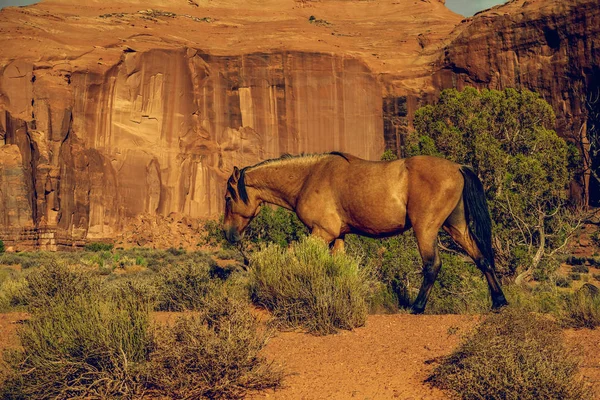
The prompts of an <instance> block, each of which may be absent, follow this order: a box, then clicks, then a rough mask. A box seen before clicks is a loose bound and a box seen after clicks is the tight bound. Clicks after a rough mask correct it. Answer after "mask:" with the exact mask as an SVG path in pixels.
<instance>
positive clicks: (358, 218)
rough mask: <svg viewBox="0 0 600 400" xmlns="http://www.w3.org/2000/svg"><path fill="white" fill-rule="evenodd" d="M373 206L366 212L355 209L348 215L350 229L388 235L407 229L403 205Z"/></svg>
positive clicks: (370, 233)
mask: <svg viewBox="0 0 600 400" xmlns="http://www.w3.org/2000/svg"><path fill="white" fill-rule="evenodd" d="M377 208H378V207H373V208H372V209H370V210H367V211H368V212H365V210H356V211H354V212H351V213H350V215H349V216H348V217H349V218H348V220H349V226H350V229H351V230H352V231H353V232H355V233H362V234H366V235H369V236H390V235H395V234H398V233H401V232H403V231H404V230H406V229H408V227H409V226H408V225H409V222H408V221H407V219H406V209H405V208H404V207H381V208H379V209H377Z"/></svg>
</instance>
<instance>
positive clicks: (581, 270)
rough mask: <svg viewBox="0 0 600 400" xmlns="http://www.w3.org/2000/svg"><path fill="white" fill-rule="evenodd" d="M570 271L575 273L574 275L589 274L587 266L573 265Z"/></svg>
mask: <svg viewBox="0 0 600 400" xmlns="http://www.w3.org/2000/svg"><path fill="white" fill-rule="evenodd" d="M571 271H572V272H575V273H580V274H587V273H588V272H590V269H589V268H588V267H587V266H585V265H582V264H581V265H574V266H573V267H572V268H571Z"/></svg>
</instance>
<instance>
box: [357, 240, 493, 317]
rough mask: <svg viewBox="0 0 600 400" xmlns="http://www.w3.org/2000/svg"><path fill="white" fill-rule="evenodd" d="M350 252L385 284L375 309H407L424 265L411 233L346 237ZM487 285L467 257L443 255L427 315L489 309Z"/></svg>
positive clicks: (373, 301)
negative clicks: (373, 237) (388, 236)
mask: <svg viewBox="0 0 600 400" xmlns="http://www.w3.org/2000/svg"><path fill="white" fill-rule="evenodd" d="M346 243H347V252H348V254H351V255H353V256H355V257H357V258H358V259H361V260H364V263H366V264H367V268H368V269H369V270H371V271H373V274H374V275H375V276H376V277H377V279H378V280H379V281H380V282H381V283H383V285H382V287H381V290H380V291H379V292H378V293H376V295H375V297H374V298H372V299H371V302H372V303H373V304H372V305H371V307H372V309H374V310H376V311H380V310H381V309H383V310H384V311H388V312H394V311H397V310H398V307H400V308H408V307H410V305H411V304H412V302H413V301H414V299H415V297H416V295H417V293H418V291H419V288H420V286H421V282H422V280H423V274H422V272H421V271H422V267H423V262H422V260H421V256H420V255H419V252H418V248H417V243H416V239H415V238H414V235H413V234H412V233H405V234H403V235H399V236H395V237H392V238H389V239H382V240H377V239H371V238H366V237H361V236H356V235H348V236H346ZM489 307H490V300H489V293H488V288H487V283H486V282H485V281H484V279H483V276H482V274H481V272H480V271H479V270H478V269H477V268H476V266H475V265H474V264H473V263H472V262H471V260H470V259H468V260H467V258H466V256H460V255H457V254H447V253H442V269H441V271H440V274H439V275H438V279H437V280H436V283H435V285H434V287H433V289H432V291H431V294H430V298H429V302H428V305H427V308H426V310H425V311H426V313H428V314H447V313H452V314H464V313H476V312H485V311H487V310H489Z"/></svg>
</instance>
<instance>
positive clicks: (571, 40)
mask: <svg viewBox="0 0 600 400" xmlns="http://www.w3.org/2000/svg"><path fill="white" fill-rule="evenodd" d="M455 35H457V36H456V38H455V39H454V40H453V41H452V42H451V43H450V44H449V45H448V46H447V47H446V48H445V52H444V57H443V58H442V59H441V60H440V65H441V69H440V71H439V72H437V73H436V76H435V81H436V86H438V87H440V88H447V87H458V88H462V87H464V86H467V85H468V86H475V87H487V88H491V89H504V88H507V87H517V88H527V89H530V90H533V91H536V92H538V93H540V94H541V95H542V97H543V98H544V99H546V100H547V101H548V102H549V103H550V104H551V105H552V107H553V108H554V111H555V113H556V116H557V126H556V130H557V131H558V132H559V133H560V134H561V135H563V136H564V137H565V138H568V139H570V140H571V141H572V142H573V143H576V144H580V143H583V145H584V147H585V146H586V145H587V144H588V142H589V140H588V138H587V135H588V133H589V132H588V131H589V127H593V126H597V127H598V128H600V123H599V122H600V121H595V120H590V117H592V116H596V118H597V116H598V114H600V101H598V96H599V95H600V3H599V2H598V1H595V0H591V1H590V0H581V1H566V2H562V1H561V2H559V1H556V2H555V1H542V0H538V1H525V2H522V1H513V2H510V3H509V4H507V5H506V6H503V7H497V8H494V9H492V10H490V11H487V12H484V13H482V14H479V15H476V16H475V17H474V18H473V19H472V20H471V21H468V22H467V23H464V24H461V25H460V26H459V27H457V29H456V30H455ZM591 134H592V135H598V134H600V130H599V131H598V132H592V133H591ZM586 150H587V149H586ZM584 161H587V162H589V161H591V160H584ZM584 167H585V168H590V167H591V165H585V166H584ZM594 168H597V165H596V162H595V163H594ZM586 178H587V179H586V182H583V184H584V186H583V189H584V193H583V196H589V189H588V188H587V186H588V185H589V175H586ZM592 189H593V188H592ZM596 190H597V189H596ZM592 195H593V196H594V197H595V198H592V202H593V203H597V202H598V200H600V199H599V198H597V197H598V193H592ZM584 201H585V202H587V199H584Z"/></svg>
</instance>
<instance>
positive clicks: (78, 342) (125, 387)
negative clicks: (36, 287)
mask: <svg viewBox="0 0 600 400" xmlns="http://www.w3.org/2000/svg"><path fill="white" fill-rule="evenodd" d="M149 332H150V331H149V308H148V305H146V304H144V303H143V302H140V301H139V299H138V298H137V297H136V296H135V294H134V293H131V292H128V291H120V292H115V293H112V295H111V296H100V295H99V293H98V292H97V291H86V292H80V293H78V294H77V295H76V296H74V297H70V298H69V297H55V298H54V301H53V302H52V303H47V304H46V306H45V307H43V308H36V309H34V311H33V313H32V315H31V319H30V320H28V322H27V324H26V325H24V326H23V327H22V328H21V329H20V330H19V333H18V334H19V338H20V341H21V344H22V350H18V351H15V352H13V353H12V354H10V355H8V356H7V357H6V361H7V362H8V364H9V365H10V366H11V368H12V370H11V374H10V375H9V377H8V380H7V382H5V384H4V386H3V388H2V389H1V390H2V393H1V394H2V398H7V399H10V398H15V399H17V398H37V399H48V398H73V397H80V398H116V397H128V398H130V397H135V396H134V395H135V394H138V396H139V394H141V392H142V387H141V385H140V383H139V380H138V379H137V378H136V375H137V373H136V372H135V369H136V367H137V366H138V365H139V363H141V362H143V361H145V360H146V359H147V358H148V355H149V352H150V350H151V349H152V347H153V345H152V342H153V339H152V336H151V334H150V333H149Z"/></svg>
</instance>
